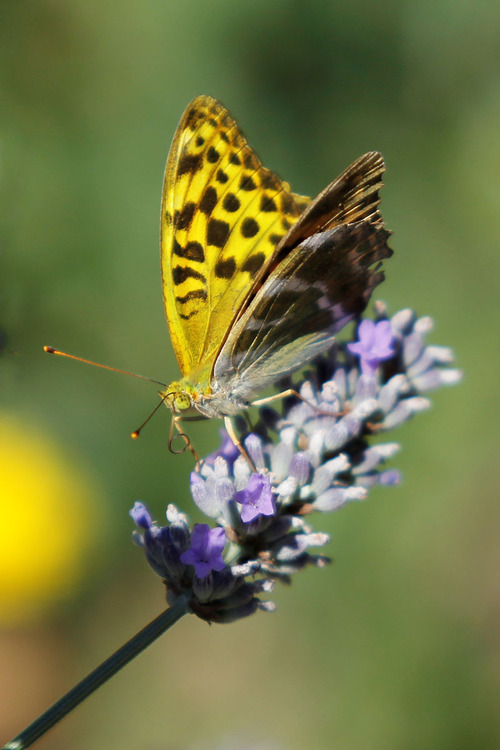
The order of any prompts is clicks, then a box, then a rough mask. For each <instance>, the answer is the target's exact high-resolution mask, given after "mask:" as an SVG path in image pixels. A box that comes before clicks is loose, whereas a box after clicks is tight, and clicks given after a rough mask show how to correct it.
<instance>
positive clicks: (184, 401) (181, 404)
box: [174, 391, 191, 411]
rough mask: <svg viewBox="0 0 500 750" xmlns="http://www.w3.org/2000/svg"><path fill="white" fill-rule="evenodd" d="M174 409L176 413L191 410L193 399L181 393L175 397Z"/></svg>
mask: <svg viewBox="0 0 500 750" xmlns="http://www.w3.org/2000/svg"><path fill="white" fill-rule="evenodd" d="M174 407H175V410H176V411H186V410H187V409H190V408H191V397H190V396H189V394H188V393H185V392H182V391H181V392H180V393H177V394H176V395H175V398H174Z"/></svg>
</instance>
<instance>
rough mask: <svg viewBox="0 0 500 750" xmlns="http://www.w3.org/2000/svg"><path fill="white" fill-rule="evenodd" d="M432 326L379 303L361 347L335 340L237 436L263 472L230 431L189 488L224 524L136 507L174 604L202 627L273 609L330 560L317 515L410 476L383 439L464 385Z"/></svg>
mask: <svg viewBox="0 0 500 750" xmlns="http://www.w3.org/2000/svg"><path fill="white" fill-rule="evenodd" d="M431 330H432V321H431V320H430V318H425V317H424V318H417V316H416V315H415V313H413V312H412V311H411V310H401V311H399V312H398V313H396V314H395V315H393V316H392V317H391V318H389V316H388V314H387V310H386V308H385V306H384V305H382V304H381V303H378V304H377V305H376V306H375V320H370V319H365V320H363V321H362V322H361V324H360V325H359V327H358V331H357V333H358V340H357V341H356V340H354V341H351V342H345V343H344V342H342V341H339V342H336V343H335V344H334V346H333V348H332V350H331V352H330V354H329V355H323V356H322V357H320V358H318V360H317V361H316V362H314V363H313V364H312V365H311V367H310V368H309V370H308V372H307V373H306V376H307V377H306V378H305V379H303V380H302V382H300V381H299V382H298V383H295V384H294V387H295V389H296V390H297V391H298V392H299V393H300V394H301V397H302V398H300V399H298V398H293V397H292V398H289V399H287V400H282V401H281V402H279V404H280V405H279V407H278V408H277V409H274V408H271V407H270V406H269V405H267V406H265V407H264V408H262V409H261V411H260V419H259V421H258V422H257V424H256V425H255V430H254V431H253V432H251V433H247V432H245V429H246V428H245V423H244V422H243V423H242V426H241V428H239V433H240V434H239V438H240V440H241V441H242V442H243V444H244V446H245V449H246V451H247V453H248V455H249V456H250V457H251V460H252V463H253V467H257V471H255V470H254V469H253V467H252V466H251V465H250V463H249V462H248V460H247V459H246V458H244V457H243V456H242V455H240V453H239V452H236V450H235V447H234V446H233V445H232V444H230V443H229V442H228V437H227V435H226V434H225V433H223V434H222V445H221V447H220V448H219V450H218V451H216V452H215V453H213V454H211V455H210V456H209V457H208V460H206V461H204V462H201V464H200V465H199V466H198V467H197V471H193V472H192V474H191V481H190V489H191V495H192V497H193V500H194V502H195V503H196V505H197V506H198V508H199V510H200V511H201V512H202V513H203V514H204V515H205V516H206V517H208V518H210V519H211V520H212V523H213V524H215V528H213V529H210V528H209V526H208V525H207V524H197V525H195V526H194V527H193V529H192V531H190V526H189V523H188V520H187V517H186V516H185V515H183V514H182V513H179V511H178V510H177V509H176V508H175V506H173V505H169V507H168V510H167V521H168V524H167V525H166V526H158V525H157V524H156V523H155V522H154V521H153V520H152V517H151V515H150V513H149V512H148V510H147V508H146V507H145V506H144V505H142V504H140V503H136V505H135V507H134V510H133V511H132V517H133V519H134V521H135V523H136V525H137V526H138V527H139V531H138V532H136V535H135V540H136V541H137V542H138V543H139V544H140V545H141V546H142V547H143V549H144V552H145V554H146V558H147V560H148V562H149V564H150V565H151V567H152V568H153V569H154V570H155V572H156V573H157V574H158V575H159V576H160V577H161V578H162V580H163V582H164V584H165V586H166V588H167V601H168V603H169V604H173V603H175V602H176V600H177V599H178V598H179V597H182V598H184V599H185V600H186V601H187V602H188V606H189V609H190V611H191V612H193V613H194V614H196V615H198V617H201V618H202V619H204V620H207V621H209V622H220V623H222V622H233V621H234V620H237V619H240V618H242V617H246V616H248V615H251V614H253V613H254V612H255V611H256V610H257V609H260V610H264V611H268V612H269V611H272V610H273V608H274V605H273V603H272V602H269V601H265V600H264V601H263V600H262V597H263V596H265V595H267V594H268V593H269V592H270V591H271V590H272V587H273V584H274V582H275V581H283V582H289V581H290V580H291V578H292V576H293V574H294V573H297V572H298V571H299V570H302V568H304V567H305V566H306V565H311V564H312V565H316V566H317V567H324V566H325V564H326V563H327V562H329V560H328V558H327V557H326V556H324V555H322V554H318V548H321V547H324V546H325V545H326V544H327V543H328V542H329V536H328V535H327V534H325V533H323V532H321V531H315V529H314V528H313V527H312V525H311V524H310V523H309V519H310V518H311V516H312V514H313V513H314V514H318V513H332V512H336V511H338V510H339V509H340V508H341V507H343V506H345V505H347V504H348V503H351V502H354V501H363V500H365V498H367V497H368V495H369V493H370V491H371V490H372V488H373V487H375V486H377V485H378V486H379V487H384V488H387V487H394V486H397V484H398V483H399V481H400V474H399V472H398V471H397V469H394V468H392V467H387V466H386V464H387V462H389V461H392V460H393V458H394V457H395V456H396V454H397V453H398V451H399V448H400V446H399V444H398V443H395V442H393V441H386V442H381V441H380V440H377V441H376V442H374V441H373V437H374V436H381V435H382V434H383V433H385V432H387V431H389V430H392V429H394V428H395V427H398V426H399V425H400V424H402V423H403V422H406V421H408V420H409V419H411V418H412V417H413V416H416V415H417V414H420V413H422V412H423V411H424V410H425V409H427V408H428V407H429V406H430V401H429V399H428V398H427V392H428V391H429V390H431V389H433V388H437V387H439V386H442V385H451V384H453V383H457V382H458V381H459V380H460V377H461V373H460V371H459V370H457V369H455V368H454V367H453V353H452V352H451V350H450V349H448V348H447V347H442V346H436V345H431V346H429V345H427V344H426V341H425V339H426V336H427V334H428V333H429V332H430V331H431ZM352 354H355V355H357V356H358V357H359V360H360V365H358V363H357V362H356V361H355V360H354V359H353V357H352ZM375 372H376V377H373V375H374V374H375ZM278 409H279V410H278ZM226 542H227V543H228V544H227V548H226V550H225V556H224V559H223V557H222V552H223V550H224V547H225V543H226Z"/></svg>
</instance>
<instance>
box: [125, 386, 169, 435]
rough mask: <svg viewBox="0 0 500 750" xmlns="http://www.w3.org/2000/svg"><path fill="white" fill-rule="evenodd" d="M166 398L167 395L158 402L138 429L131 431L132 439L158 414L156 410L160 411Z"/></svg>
mask: <svg viewBox="0 0 500 750" xmlns="http://www.w3.org/2000/svg"><path fill="white" fill-rule="evenodd" d="M155 382H156V381H155ZM166 398H167V396H162V398H161V401H160V403H159V404H156V406H155V408H154V409H153V411H152V412H151V414H149V416H147V417H146V419H145V420H144V422H143V423H142V424H141V426H140V427H138V428H137V430H134V431H133V432H131V433H130V437H131V438H132V440H137V438H138V437H139V434H140V432H141V430H142V428H143V427H145V426H146V425H147V423H148V422H149V420H150V419H151V418H152V417H153V416H154V415H155V414H156V412H157V411H158V409H159V408H160V406H162V404H164V403H165V399H166Z"/></svg>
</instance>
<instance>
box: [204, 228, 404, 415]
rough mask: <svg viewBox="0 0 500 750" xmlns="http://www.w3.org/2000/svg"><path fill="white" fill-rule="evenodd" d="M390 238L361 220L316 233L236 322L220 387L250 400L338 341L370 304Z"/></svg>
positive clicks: (218, 375)
mask: <svg viewBox="0 0 500 750" xmlns="http://www.w3.org/2000/svg"><path fill="white" fill-rule="evenodd" d="M389 235H390V233H389V232H388V231H387V230H386V229H384V228H383V227H382V226H377V225H375V224H373V223H372V222H371V221H368V220H363V221H358V222H355V223H353V224H341V225H340V226H337V227H334V228H333V229H327V230H326V231H324V232H320V233H317V234H314V235H312V236H311V237H309V238H307V239H306V240H304V241H303V242H301V243H300V244H299V245H298V246H297V247H295V248H294V249H293V250H292V251H291V253H290V254H289V255H288V256H287V257H286V258H285V259H284V260H283V261H282V262H281V263H280V265H279V266H278V267H277V268H276V269H274V271H273V273H272V274H271V275H270V276H269V277H268V278H267V279H266V280H265V281H264V283H263V284H262V286H261V288H260V289H259V291H258V293H257V294H256V296H255V297H254V299H253V300H252V302H251V303H250V304H249V306H248V308H247V309H246V310H245V311H244V313H243V314H242V315H241V317H240V318H239V319H238V321H237V322H236V324H235V325H234V327H233V329H232V330H231V332H230V334H229V336H228V337H227V339H226V342H225V344H224V346H223V347H222V350H221V352H220V354H219V356H218V357H217V360H216V362H215V366H214V373H213V376H214V378H213V379H214V386H215V390H216V391H217V390H218V389H220V390H221V391H224V392H226V393H231V394H233V395H234V396H236V397H237V398H240V399H242V400H246V401H250V400H252V398H254V397H255V395H256V394H257V393H258V392H259V391H261V390H262V389H264V388H266V387H267V386H269V385H271V384H273V383H275V382H276V381H277V380H278V379H279V378H281V377H283V376H285V375H287V374H290V373H292V372H293V371H295V370H297V369H298V368H299V367H301V366H303V365H305V364H306V363H307V362H308V361H309V360H310V359H312V358H313V357H314V356H316V355H317V354H319V353H320V352H322V351H324V349H325V348H327V347H328V346H329V345H331V344H332V343H333V340H334V336H335V333H336V332H337V331H338V330H340V328H342V327H343V326H344V325H345V324H346V323H347V322H349V320H352V319H353V317H354V316H356V315H358V314H359V313H360V312H362V310H363V309H364V307H365V306H366V304H367V302H368V299H369V297H370V294H371V292H372V290H373V288H374V287H375V286H376V285H377V284H378V283H380V281H381V280H382V278H383V274H382V272H381V271H379V270H378V267H379V265H380V261H381V260H382V259H384V258H388V257H390V255H391V254H392V251H391V250H390V248H389V247H388V245H387V239H388V237H389Z"/></svg>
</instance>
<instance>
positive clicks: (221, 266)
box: [215, 258, 236, 279]
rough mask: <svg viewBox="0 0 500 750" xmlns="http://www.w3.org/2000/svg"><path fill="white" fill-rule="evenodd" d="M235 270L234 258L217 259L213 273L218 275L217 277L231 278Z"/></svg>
mask: <svg viewBox="0 0 500 750" xmlns="http://www.w3.org/2000/svg"><path fill="white" fill-rule="evenodd" d="M235 271H236V262H235V260H234V258H227V260H219V261H218V263H217V264H216V266H215V275H216V276H218V277H219V279H232V278H233V276H234V272H235Z"/></svg>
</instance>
